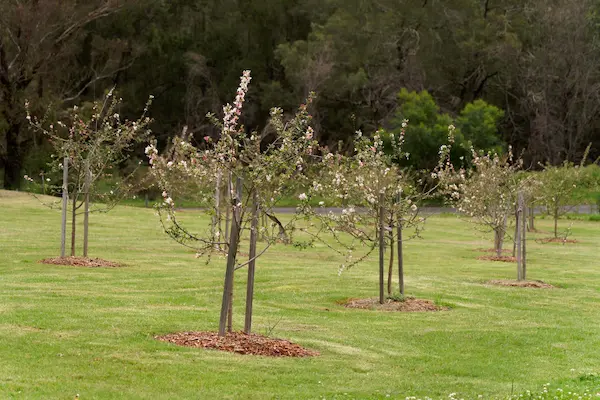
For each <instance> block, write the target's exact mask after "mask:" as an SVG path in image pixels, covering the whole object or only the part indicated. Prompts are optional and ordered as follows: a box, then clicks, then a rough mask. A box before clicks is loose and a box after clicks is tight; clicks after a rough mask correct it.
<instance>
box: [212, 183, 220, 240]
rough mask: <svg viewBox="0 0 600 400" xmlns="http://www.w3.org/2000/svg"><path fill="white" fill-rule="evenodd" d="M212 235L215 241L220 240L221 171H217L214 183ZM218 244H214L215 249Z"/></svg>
mask: <svg viewBox="0 0 600 400" xmlns="http://www.w3.org/2000/svg"><path fill="white" fill-rule="evenodd" d="M212 236H213V240H214V241H215V242H220V238H221V171H219V172H217V181H216V183H215V215H214V216H213V218H212ZM219 248H220V246H219V245H218V244H215V249H217V250H219Z"/></svg>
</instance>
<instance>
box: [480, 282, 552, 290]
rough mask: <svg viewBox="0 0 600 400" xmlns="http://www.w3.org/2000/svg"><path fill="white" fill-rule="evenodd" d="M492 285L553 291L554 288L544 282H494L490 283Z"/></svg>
mask: <svg viewBox="0 0 600 400" xmlns="http://www.w3.org/2000/svg"><path fill="white" fill-rule="evenodd" d="M488 283H489V284H490V285H500V286H512V287H524V288H534V289H553V288H554V286H552V285H550V284H549V283H545V282H542V281H511V280H493V281H489V282H488Z"/></svg>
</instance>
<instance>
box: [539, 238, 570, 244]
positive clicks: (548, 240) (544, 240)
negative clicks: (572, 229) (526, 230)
mask: <svg viewBox="0 0 600 400" xmlns="http://www.w3.org/2000/svg"><path fill="white" fill-rule="evenodd" d="M535 241H536V242H538V243H562V244H566V243H577V240H575V239H563V238H559V237H558V238H557V237H549V238H541V239H535Z"/></svg>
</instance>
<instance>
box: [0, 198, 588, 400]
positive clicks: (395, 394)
mask: <svg viewBox="0 0 600 400" xmlns="http://www.w3.org/2000/svg"><path fill="white" fill-rule="evenodd" d="M0 205H1V207H0V221H1V222H0V246H1V247H0V398H2V399H4V398H19V399H21V398H24V399H62V398H64V399H70V398H73V396H74V395H75V394H77V393H78V394H79V395H80V399H192V398H193V399H228V398H229V399H269V398H282V399H322V398H326V399H332V398H338V399H351V398H356V399H380V398H381V399H384V398H398V399H404V398H405V397H407V396H417V397H420V398H424V397H425V396H429V397H432V398H448V395H449V394H450V393H457V398H477V396H478V395H483V397H484V398H505V397H506V396H508V395H510V394H511V392H513V393H526V390H531V391H535V392H536V393H538V392H542V391H543V385H544V384H545V383H548V382H553V383H556V384H559V385H561V384H563V383H565V382H576V383H577V385H579V386H578V387H579V388H582V390H581V391H580V392H582V391H583V390H584V389H585V388H590V387H597V386H598V380H590V381H589V382H588V381H585V380H583V381H582V380H581V379H578V378H577V377H578V376H580V375H584V374H588V373H592V372H598V365H599V362H600V335H599V334H598V326H599V325H598V321H600V307H598V304H599V303H600V268H599V267H600V265H599V264H598V249H599V247H600V223H598V222H592V221H570V222H572V223H573V227H572V237H573V238H575V239H577V240H578V241H579V243H577V244H575V245H560V244H538V243H536V242H535V241H533V240H532V241H531V242H530V246H529V256H530V257H529V266H528V274H529V278H530V279H540V280H543V281H545V282H548V283H551V284H554V285H556V286H559V287H560V289H553V290H535V289H519V288H505V287H495V286H488V285H485V284H484V282H485V281H486V280H489V279H512V278H514V277H515V275H516V267H515V265H514V264H506V263H493V262H485V261H478V260H476V259H475V258H476V256H477V255H479V253H477V252H476V251H474V250H475V249H476V248H481V247H490V243H488V242H487V241H485V240H483V239H482V238H481V237H480V236H479V235H477V234H475V233H474V231H473V230H472V229H471V227H470V226H469V225H468V224H467V223H466V222H464V221H461V220H459V219H457V218H456V217H454V216H438V217H434V218H431V219H430V220H429V221H428V222H427V225H426V230H425V231H424V232H423V234H422V236H423V239H422V240H415V241H412V242H409V243H407V245H406V248H405V253H406V284H407V294H409V295H412V296H415V297H418V298H427V299H431V300H435V301H437V302H438V303H441V304H447V305H451V306H452V309H451V310H450V311H447V312H440V313H412V314H409V313H405V314H402V313H385V312H375V311H367V310H350V309H345V308H343V307H342V306H340V305H338V304H336V301H339V300H341V299H345V298H348V297H371V296H373V297H374V296H376V290H377V275H376V271H377V266H376V260H375V258H372V259H370V260H369V262H368V263H366V264H363V265H359V266H356V267H355V268H353V269H352V270H350V271H347V272H345V273H343V274H342V275H341V276H338V275H337V269H338V264H339V261H340V260H338V259H336V258H335V257H334V255H333V254H332V253H331V252H330V251H328V250H327V249H326V248H325V247H323V246H318V247H316V248H312V249H307V250H300V249H297V248H294V247H291V246H283V245H277V246H276V247H275V248H273V249H272V251H270V252H268V253H267V254H266V255H265V256H264V257H262V258H261V259H260V260H259V263H258V265H257V268H258V271H257V281H256V291H257V292H256V299H255V331H256V332H258V333H265V332H267V331H268V330H270V329H272V335H273V336H276V337H281V338H286V339H289V340H292V341H294V342H297V343H299V344H302V345H304V346H306V347H309V348H312V349H316V350H318V351H320V352H321V356H319V357H314V358H306V359H271V358H264V357H255V356H242V355H236V354H229V353H222V352H216V351H206V350H199V349H191V348H182V347H177V346H174V345H170V344H167V343H163V342H159V341H156V340H154V339H153V337H154V335H159V334H164V333H169V332H175V331H186V330H215V329H216V327H217V322H218V316H219V307H220V300H221V288H222V284H223V282H222V280H223V273H224V270H223V268H224V260H223V259H222V258H213V259H212V261H211V262H210V263H209V264H206V263H205V262H204V261H203V260H198V259H196V258H194V254H193V253H192V252H191V251H189V250H187V249H185V248H183V247H181V246H179V245H177V244H176V243H174V242H172V241H170V240H169V239H168V238H167V237H166V235H164V234H163V233H162V232H161V230H160V226H159V223H158V220H157V217H156V216H155V215H154V211H153V210H151V209H143V208H135V207H117V208H116V209H115V210H113V211H112V212H111V213H109V214H98V215H93V216H92V217H91V222H90V239H91V247H90V249H91V255H92V256H96V257H102V258H106V259H109V260H113V261H119V262H122V263H125V264H126V265H127V267H125V268H121V269H85V268H76V267H63V266H49V265H42V264H39V263H37V261H38V260H39V259H41V258H45V257H51V256H56V255H57V253H58V250H59V237H60V227H59V219H60V213H59V212H57V211H51V210H47V209H45V208H43V207H42V206H40V205H39V204H38V203H37V201H36V200H34V199H32V198H30V197H29V196H27V195H25V194H16V193H9V192H2V191H0ZM183 214H184V215H185V218H187V219H188V220H189V221H194V223H196V224H198V225H202V224H203V223H205V222H206V221H203V220H201V219H199V218H198V217H197V214H196V213H194V212H190V211H187V212H184V213H183ZM551 223H552V221H550V220H541V221H538V224H537V226H536V227H537V228H538V229H542V230H546V231H548V232H549V231H550V230H551ZM544 236H548V235H547V234H544V233H539V234H536V236H535V237H544ZM244 245H245V244H244ZM241 272H243V273H238V274H237V281H236V288H237V289H238V292H237V295H236V296H237V297H236V304H235V318H234V322H235V325H236V327H237V328H238V329H240V328H241V327H242V325H243V315H242V314H243V307H244V304H243V301H242V298H243V297H244V293H242V288H243V285H244V281H245V279H244V273H245V271H241ZM580 381H581V382H580ZM590 382H591V383H590ZM388 395H389V397H388ZM575 398H576V397H575Z"/></svg>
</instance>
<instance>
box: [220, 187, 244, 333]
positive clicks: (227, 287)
mask: <svg viewBox="0 0 600 400" xmlns="http://www.w3.org/2000/svg"><path fill="white" fill-rule="evenodd" d="M241 197H242V179H241V178H237V182H236V199H235V200H236V201H235V209H236V211H237V208H238V206H237V204H238V201H239V200H238V199H241ZM232 203H233V202H232ZM228 208H229V207H228ZM237 215H240V216H241V213H237V212H235V213H234V217H233V219H232V221H231V233H230V235H229V248H228V250H227V268H226V269H225V283H224V285H223V300H222V302H221V316H220V318H219V336H225V331H226V328H227V320H228V316H229V315H230V314H231V313H230V308H231V307H230V303H231V292H232V290H233V272H234V269H235V260H236V256H237V249H238V245H239V235H240V229H241V225H240V223H241V221H239V219H238V218H236V216H237Z"/></svg>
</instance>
